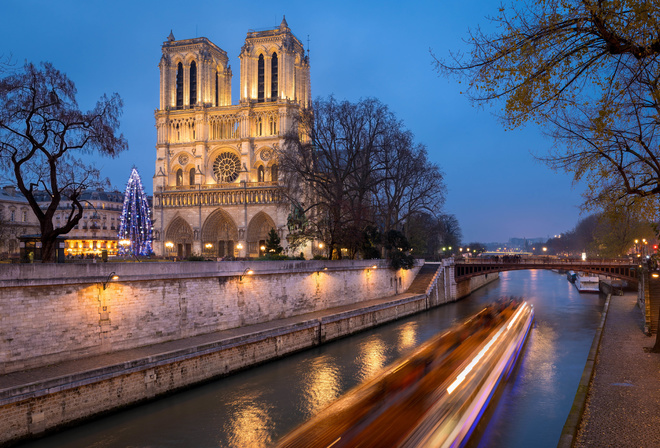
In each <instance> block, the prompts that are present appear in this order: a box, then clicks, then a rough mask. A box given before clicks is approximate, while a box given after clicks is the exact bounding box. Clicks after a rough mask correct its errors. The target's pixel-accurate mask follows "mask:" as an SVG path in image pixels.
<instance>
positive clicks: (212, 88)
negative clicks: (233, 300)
mask: <svg viewBox="0 0 660 448" xmlns="http://www.w3.org/2000/svg"><path fill="white" fill-rule="evenodd" d="M239 59H240V64H241V65H240V95H239V97H240V100H239V103H238V104H235V105H232V104H231V98H232V95H231V80H232V70H231V67H230V65H229V59H228V57H227V53H226V52H225V51H224V50H222V49H221V48H220V47H218V46H217V45H215V44H214V43H213V42H211V41H209V40H208V39H207V38H205V37H199V38H194V39H185V40H176V39H175V38H174V35H173V34H172V33H170V35H169V37H168V38H167V41H165V42H164V43H163V45H162V57H161V60H160V64H159V68H160V106H159V108H158V110H156V112H155V118H156V128H157V144H156V153H157V156H156V169H155V175H154V179H153V187H154V188H153V190H154V199H153V217H154V219H155V226H154V232H153V249H154V252H155V253H156V254H157V255H165V256H178V257H187V256H190V255H192V254H199V255H203V256H206V257H246V256H251V257H255V256H259V255H262V254H263V249H262V247H264V245H265V241H266V239H267V235H268V232H269V231H270V229H271V228H274V229H275V230H276V231H277V232H278V234H279V236H280V238H281V239H282V242H283V243H285V242H286V239H285V237H286V223H287V217H288V214H289V206H288V204H284V203H283V202H282V200H281V197H280V194H279V187H278V164H277V158H276V153H277V150H278V148H279V146H280V145H282V144H283V136H284V134H285V133H286V132H287V131H288V130H290V129H292V127H293V126H294V123H295V117H296V115H297V114H298V111H299V110H300V109H301V108H305V107H309V106H310V105H311V91H310V70H309V57H308V55H306V54H305V50H304V48H303V45H302V43H301V42H300V40H298V39H297V38H296V36H294V35H293V33H292V32H291V30H290V29H289V27H288V24H287V22H286V20H285V19H282V23H281V24H280V26H279V27H277V28H274V29H269V30H265V31H252V30H250V31H248V33H247V37H246V39H245V44H244V45H243V47H242V48H241V52H240V55H239Z"/></svg>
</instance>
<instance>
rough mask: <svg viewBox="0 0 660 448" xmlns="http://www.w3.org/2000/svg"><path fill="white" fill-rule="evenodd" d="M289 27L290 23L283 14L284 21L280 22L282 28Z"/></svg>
mask: <svg viewBox="0 0 660 448" xmlns="http://www.w3.org/2000/svg"><path fill="white" fill-rule="evenodd" d="M287 28H289V24H288V23H286V16H284V15H282V23H280V30H285V29H287Z"/></svg>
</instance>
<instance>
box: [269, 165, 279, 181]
mask: <svg viewBox="0 0 660 448" xmlns="http://www.w3.org/2000/svg"><path fill="white" fill-rule="evenodd" d="M277 174H278V173H277V165H273V166H271V167H270V180H272V181H273V182H277Z"/></svg>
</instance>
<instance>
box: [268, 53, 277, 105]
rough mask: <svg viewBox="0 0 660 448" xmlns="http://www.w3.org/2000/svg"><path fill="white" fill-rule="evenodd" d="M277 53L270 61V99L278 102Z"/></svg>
mask: <svg viewBox="0 0 660 448" xmlns="http://www.w3.org/2000/svg"><path fill="white" fill-rule="evenodd" d="M277 73H278V72H277V53H273V57H272V59H271V60H270V98H271V100H272V101H277V87H278V86H277Z"/></svg>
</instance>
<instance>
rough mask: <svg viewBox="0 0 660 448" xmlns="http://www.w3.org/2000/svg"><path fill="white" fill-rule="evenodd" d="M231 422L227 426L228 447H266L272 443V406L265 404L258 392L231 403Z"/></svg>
mask: <svg viewBox="0 0 660 448" xmlns="http://www.w3.org/2000/svg"><path fill="white" fill-rule="evenodd" d="M229 407H230V409H231V412H230V416H229V421H228V422H227V424H226V426H225V431H226V433H227V439H228V440H227V441H228V447H232V448H233V447H236V448H242V447H247V446H249V447H255V448H259V447H265V446H268V445H270V444H271V443H272V440H271V434H272V426H273V423H272V419H271V417H270V413H271V412H272V406H271V405H270V404H269V403H265V402H263V400H261V399H260V397H259V394H258V393H257V392H253V393H249V394H246V395H244V396H242V397H241V399H240V400H239V401H238V402H236V403H230V404H229Z"/></svg>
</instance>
